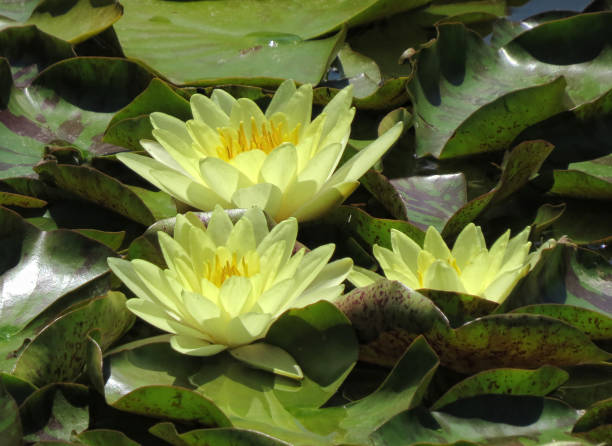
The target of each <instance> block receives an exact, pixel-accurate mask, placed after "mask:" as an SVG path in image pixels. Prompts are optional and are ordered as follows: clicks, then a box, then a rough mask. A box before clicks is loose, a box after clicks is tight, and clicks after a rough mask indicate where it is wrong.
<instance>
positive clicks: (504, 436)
mask: <svg viewBox="0 0 612 446" xmlns="http://www.w3.org/2000/svg"><path fill="white" fill-rule="evenodd" d="M577 418H578V413H577V411H576V410H574V409H572V408H570V407H568V406H567V405H565V404H563V403H562V402H560V401H557V400H553V399H549V398H541V397H535V396H518V395H486V396H481V397H473V398H466V399H464V400H461V401H458V402H456V403H454V404H450V405H448V406H446V407H445V408H444V410H443V411H433V412H427V411H426V410H424V409H421V408H416V409H413V410H411V411H408V412H404V413H403V414H401V415H398V416H397V417H395V418H394V419H393V420H391V421H390V422H389V423H387V424H385V425H384V426H382V427H381V428H380V429H378V430H377V431H376V432H375V433H374V434H373V435H372V438H371V439H372V442H373V443H374V444H377V445H382V444H387V445H400V444H415V445H416V444H420V445H425V444H427V445H431V444H448V443H453V442H457V443H454V444H457V445H465V444H466V442H468V441H474V442H477V444H499V445H506V446H510V445H524V446H527V445H534V444H538V445H544V444H549V443H552V444H555V443H556V442H559V443H558V444H564V443H563V442H568V443H569V444H572V445H584V444H589V443H588V442H584V441H581V440H579V439H578V438H576V437H573V436H572V435H570V430H571V428H572V425H573V424H574V422H575V421H576V419H577ZM467 444H473V443H467Z"/></svg>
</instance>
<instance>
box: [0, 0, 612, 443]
mask: <svg viewBox="0 0 612 446" xmlns="http://www.w3.org/2000/svg"><path fill="white" fill-rule="evenodd" d="M124 3H125V4H123V5H120V4H118V3H117V2H115V1H110V0H108V1H97V2H90V1H87V0H63V1H42V2H38V1H35V0H23V1H19V2H5V3H4V4H3V5H0V14H2V16H3V18H2V20H1V21H0V27H1V29H0V42H1V45H0V51H1V52H2V53H1V54H0V55H1V56H2V60H1V61H0V98H1V104H0V105H1V108H2V109H1V110H0V136H1V138H0V205H2V207H1V208H0V236H1V237H2V242H3V243H2V244H1V245H0V250H1V255H0V295H1V296H2V306H0V352H1V356H0V364H1V366H0V367H1V369H0V370H1V372H2V374H1V375H0V378H1V379H0V381H1V382H2V383H1V384H0V420H2V422H0V434H1V435H2V439H3V441H5V442H6V444H21V442H22V440H23V441H24V442H26V443H37V444H40V445H44V444H50V442H54V443H53V444H67V445H83V444H85V445H99V444H116V445H137V444H142V445H145V444H147V445H149V444H173V445H198V444H227V443H229V442H234V443H236V444H262V445H263V444H266V445H280V444H286V443H292V444H388V445H396V444H423V443H427V444H431V443H436V444H447V443H453V442H460V441H461V442H462V444H486V443H490V442H495V443H496V444H517V443H518V444H546V443H550V442H559V441H568V442H572V444H598V443H599V444H600V443H602V442H606V441H609V438H610V437H612V422H611V419H610V413H611V410H612V409H611V408H612V403H611V397H612V369H611V365H610V362H609V360H610V356H611V355H610V353H611V352H612V342H611V340H612V267H611V266H610V251H609V248H607V243H609V240H610V238H612V230H611V229H612V226H611V224H610V222H611V221H612V211H611V207H610V200H611V198H612V167H611V166H612V161H611V159H612V158H611V157H612V146H611V143H610V141H611V140H612V138H611V136H612V135H611V133H610V132H611V130H610V129H611V128H612V126H610V122H611V121H612V102H611V100H610V98H611V97H612V94H611V93H610V92H611V91H612V78H611V77H610V75H609V73H610V70H612V34H611V32H610V30H612V23H611V22H612V12H610V3H609V2H606V1H595V2H593V3H592V4H591V5H590V6H589V7H588V8H587V10H585V11H584V12H583V13H580V14H576V13H552V12H551V13H546V14H542V15H539V16H536V17H533V18H531V19H529V20H526V21H525V22H523V23H511V22H507V21H504V20H499V21H493V19H495V18H496V17H499V16H503V15H504V14H505V7H506V4H505V2H503V1H492V2H465V3H464V2H456V3H447V2H433V3H432V2H428V1H419V0H415V1H408V2H406V1H401V2H400V1H386V2H382V1H376V0H360V1H348V0H335V1H328V2H325V3H326V6H325V8H327V9H326V10H325V12H324V13H321V11H320V10H319V9H317V8H319V7H320V4H319V3H318V2H298V1H293V0H291V1H282V2H280V1H277V0H266V1H259V2H255V1H249V0H247V1H245V0H241V1H238V0H226V1H217V2H169V1H168V2H164V1H161V0H156V1H148V2H145V1H141V0H130V1H129V2H124ZM509 3H510V2H509ZM434 25H435V26H434ZM489 31H492V33H491V35H490V36H489V37H487V39H486V40H483V38H482V37H481V36H483V35H485V34H487V33H488V32H489ZM398 61H399V62H400V63H398ZM288 78H293V79H295V80H296V81H298V82H310V83H313V84H314V85H315V90H314V97H315V102H317V103H318V104H319V105H323V104H325V103H327V102H328V101H329V100H330V98H331V97H332V96H333V95H334V94H335V92H336V91H337V90H339V89H340V88H342V87H343V86H345V85H347V84H349V83H350V84H352V85H353V86H354V91H355V96H356V99H355V102H354V104H355V106H356V107H357V108H358V111H357V116H356V122H355V124H354V126H353V131H352V137H353V138H355V139H353V140H351V141H350V142H349V144H350V147H352V149H353V152H352V153H355V151H357V150H359V149H360V148H362V147H364V146H365V145H367V141H368V140H372V139H374V138H375V137H376V136H377V135H378V134H381V133H383V132H384V131H385V130H386V129H388V128H390V127H391V126H392V125H393V124H394V123H395V122H397V121H403V122H404V123H405V124H406V126H405V127H408V126H409V125H410V124H411V123H412V124H413V127H412V128H411V129H409V130H408V131H406V132H405V134H404V136H403V137H402V139H401V140H400V142H399V144H398V145H396V147H394V148H393V149H392V151H391V152H390V153H389V154H388V155H387V156H386V157H385V159H383V160H382V162H381V163H379V164H378V165H377V166H376V167H377V168H376V169H375V170H371V171H370V172H368V173H367V174H366V175H365V176H364V177H363V178H362V179H361V183H362V185H363V186H364V187H363V188H361V189H360V190H358V191H357V193H356V195H354V196H353V197H352V198H351V201H350V202H349V204H348V205H345V206H341V207H340V208H337V209H336V210H335V211H333V212H332V213H330V214H328V215H327V216H326V217H325V218H324V219H321V220H318V221H316V222H313V223H311V224H309V225H303V226H301V227H300V233H299V240H300V242H302V243H303V244H305V245H306V246H308V247H309V248H315V247H317V246H319V245H322V244H324V243H327V242H329V241H332V242H334V243H336V245H337V250H338V256H345V255H349V256H350V257H352V258H353V259H354V260H355V262H356V263H357V264H359V265H360V266H362V267H365V268H373V267H375V261H374V259H373V257H372V245H374V244H378V245H381V246H386V247H390V246H391V243H390V235H389V230H390V229H391V228H395V229H397V230H399V231H402V232H403V233H405V234H407V235H408V236H409V237H411V238H412V239H413V240H414V241H415V242H417V243H422V242H423V239H424V235H425V231H426V229H427V227H428V226H430V225H431V226H434V227H435V228H436V229H437V230H438V231H439V232H440V233H441V234H442V236H443V237H444V238H445V239H446V241H447V242H448V243H451V242H452V241H453V239H454V237H455V236H456V235H457V234H458V233H459V232H460V231H461V229H462V228H463V227H465V225H466V224H468V223H470V222H475V223H476V224H478V225H480V226H482V228H483V231H484V236H485V238H486V239H487V241H489V242H491V241H493V240H495V239H496V238H497V237H499V235H501V234H502V233H503V232H504V231H505V230H506V229H508V227H510V228H511V229H512V232H513V233H518V232H519V231H520V230H522V229H523V228H524V227H526V226H528V225H531V226H532V231H531V237H530V239H531V241H532V242H533V243H534V244H535V245H538V244H539V243H541V242H542V241H543V240H546V239H548V238H550V237H553V238H555V239H558V242H557V243H556V244H555V245H554V246H552V247H549V248H547V249H544V250H543V251H542V253H541V258H540V260H539V262H537V264H536V265H535V266H534V267H533V269H532V270H531V271H530V273H529V274H528V275H527V276H526V277H525V278H524V279H523V280H522V281H521V282H520V283H519V284H518V286H517V287H516V288H515V289H514V290H513V291H512V292H511V294H510V295H509V296H508V298H507V299H506V300H504V301H503V302H501V303H495V302H491V301H488V300H485V299H482V298H478V297H476V296H472V295H467V294H461V293H454V292H443V291H434V290H421V291H420V292H416V291H413V290H411V289H408V288H406V287H404V286H403V285H401V284H400V283H398V282H389V281H382V282H378V283H376V284H373V285H371V286H369V287H364V288H359V289H355V290H353V291H351V292H349V293H348V294H347V295H345V296H344V297H343V298H342V300H341V302H339V303H338V306H334V305H332V304H330V303H328V302H319V303H316V304H314V305H311V306H308V307H306V308H303V309H295V310H291V311H289V312H287V313H285V314H284V315H283V316H282V317H281V318H280V319H279V320H278V321H276V322H275V323H274V324H273V325H272V327H271V328H270V330H269V332H268V333H267V336H266V338H265V341H266V342H267V343H269V344H272V345H277V346H279V347H281V348H283V349H284V350H285V351H287V352H289V353H290V354H291V355H292V356H293V357H294V358H295V359H296V361H297V362H298V363H299V364H300V367H301V369H302V370H303V373H304V379H303V380H302V381H301V382H300V383H296V382H293V381H290V380H287V379H285V378H283V377H279V376H274V375H272V374H270V373H267V372H264V371H257V370H253V369H250V368H248V367H247V366H245V365H244V364H243V363H241V362H239V361H236V360H235V359H233V358H232V357H231V356H230V355H228V354H221V356H215V357H211V358H199V359H194V358H193V357H188V356H184V355H180V354H179V353H177V352H175V351H173V350H172V349H171V348H170V347H169V344H168V339H167V337H166V336H165V335H160V333H159V332H157V331H154V330H153V329H151V328H150V327H148V326H146V325H145V324H142V323H134V318H133V316H131V314H130V313H129V312H127V311H126V309H125V299H126V297H125V296H124V295H123V294H122V293H121V292H119V291H114V290H118V289H119V283H118V282H117V281H116V278H114V277H113V276H112V275H111V274H110V271H109V269H108V267H107V263H106V259H107V257H118V256H122V255H126V256H127V258H129V259H134V258H144V259H147V260H149V261H151V262H153V263H157V264H160V266H164V265H163V260H162V256H161V253H160V251H159V246H158V245H157V244H156V240H157V236H156V232H157V231H159V230H165V231H168V232H171V230H172V227H173V224H174V220H173V219H172V217H174V216H175V215H176V213H177V203H176V202H174V201H173V200H172V199H171V198H170V197H169V196H167V195H166V194H164V193H162V192H159V191H156V190H152V189H151V188H150V185H148V184H147V183H145V182H143V181H141V180H140V179H138V178H137V177H136V176H135V175H133V174H132V173H131V172H130V171H128V170H127V169H125V168H124V167H123V166H122V165H121V164H120V163H118V162H117V161H116V160H115V158H114V156H113V154H114V153H116V152H119V151H124V150H131V151H139V150H141V148H140V146H139V140H140V139H142V138H151V125H150V123H149V119H148V115H149V114H150V113H151V112H154V111H160V112H164V113H167V114H170V115H173V116H176V117H178V118H179V119H182V120H186V119H189V118H190V114H191V112H190V109H189V97H190V96H191V95H192V94H193V93H195V92H196V91H197V92H200V93H208V94H209V93H210V92H211V90H212V87H221V88H224V89H225V90H226V91H228V92H229V93H231V94H232V95H234V96H236V97H249V98H251V99H253V100H255V101H257V102H258V103H259V104H261V105H265V104H266V102H267V101H268V100H269V98H270V96H271V94H272V92H273V90H274V89H275V87H276V86H277V85H279V84H280V83H281V82H282V81H283V80H284V79H288ZM398 107H400V108H398ZM350 147H349V149H350ZM348 151H349V150H347V152H348ZM415 155H416V156H415ZM347 156H350V153H349V154H347ZM178 210H182V208H180V206H179V209H178ZM232 215H233V217H237V216H238V215H239V211H232ZM201 218H202V219H204V220H206V218H207V216H206V215H204V214H202V215H201ZM164 219H165V220H164ZM160 220H161V221H160ZM147 228H148V229H147ZM124 291H125V289H124ZM128 297H131V296H128ZM358 357H359V358H360V359H362V360H363V361H360V362H357V359H358Z"/></svg>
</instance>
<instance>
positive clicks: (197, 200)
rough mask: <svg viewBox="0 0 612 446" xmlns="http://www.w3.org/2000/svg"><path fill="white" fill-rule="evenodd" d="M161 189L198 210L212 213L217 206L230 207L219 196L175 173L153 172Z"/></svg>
mask: <svg viewBox="0 0 612 446" xmlns="http://www.w3.org/2000/svg"><path fill="white" fill-rule="evenodd" d="M151 175H152V176H153V177H154V178H155V179H156V180H157V182H158V183H159V184H160V189H161V190H163V191H164V192H166V193H168V194H170V195H172V196H173V197H176V198H177V199H179V200H180V201H182V202H183V203H187V204H189V205H191V206H193V207H195V208H196V209H201V210H203V211H210V210H211V209H213V208H214V207H215V205H221V206H223V207H226V208H228V207H230V206H229V203H228V202H227V201H225V200H224V199H223V198H222V197H221V196H219V194H217V193H216V192H214V191H213V190H211V189H209V188H207V187H206V186H203V185H202V184H200V183H197V182H195V181H193V180H191V179H189V178H188V177H186V176H184V175H181V174H180V173H178V172H173V171H153V172H151Z"/></svg>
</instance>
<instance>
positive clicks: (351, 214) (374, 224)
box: [323, 206, 425, 248]
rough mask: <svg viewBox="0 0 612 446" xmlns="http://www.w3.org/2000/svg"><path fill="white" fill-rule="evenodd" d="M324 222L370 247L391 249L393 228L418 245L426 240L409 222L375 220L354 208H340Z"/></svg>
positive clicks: (423, 234)
mask: <svg viewBox="0 0 612 446" xmlns="http://www.w3.org/2000/svg"><path fill="white" fill-rule="evenodd" d="M323 221H324V222H326V223H330V224H332V225H334V226H336V227H338V228H339V230H340V231H342V232H344V233H348V234H350V235H351V236H353V237H355V238H357V239H359V240H362V241H363V242H365V243H366V244H367V245H370V246H372V245H374V244H377V245H380V246H384V247H387V248H391V235H390V230H391V228H394V229H397V230H398V231H402V232H403V233H404V234H406V235H408V236H409V237H410V238H411V239H413V240H414V241H415V242H417V243H418V244H423V241H424V240H425V232H424V231H423V230H422V229H420V228H418V227H417V226H415V225H413V224H411V223H409V222H406V221H401V220H390V219H386V218H375V217H372V216H371V215H369V214H367V213H366V212H365V211H362V210H361V209H359V208H356V207H353V206H339V207H337V208H335V209H334V210H333V211H331V212H329V213H328V214H327V215H326V216H325V217H323Z"/></svg>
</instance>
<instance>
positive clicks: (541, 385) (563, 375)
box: [431, 366, 569, 410]
mask: <svg viewBox="0 0 612 446" xmlns="http://www.w3.org/2000/svg"><path fill="white" fill-rule="evenodd" d="M568 377H569V374H568V373H567V372H565V371H563V370H561V369H559V368H557V367H551V366H542V367H540V368H539V369H536V370H525V369H493V370H486V371H484V372H480V373H477V374H475V375H472V376H470V377H469V378H466V379H464V380H463V381H461V382H459V383H458V384H455V385H454V386H453V387H451V388H450V389H449V390H448V391H447V392H446V393H445V394H444V395H442V396H441V397H440V398H439V399H438V400H437V401H436V402H435V403H434V404H433V405H432V406H431V409H432V410H438V409H440V408H441V407H444V406H446V405H447V404H451V403H453V402H455V401H458V400H460V399H462V398H471V397H473V396H476V395H492V394H496V395H532V396H545V395H547V394H549V393H550V392H552V391H553V390H555V389H556V388H557V387H559V386H560V385H561V384H563V383H564V382H565V381H567V379H568Z"/></svg>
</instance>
